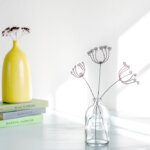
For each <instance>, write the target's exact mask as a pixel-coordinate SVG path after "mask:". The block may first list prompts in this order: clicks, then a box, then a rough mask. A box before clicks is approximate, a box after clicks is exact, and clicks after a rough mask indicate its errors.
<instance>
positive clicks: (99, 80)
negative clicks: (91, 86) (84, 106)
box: [97, 64, 101, 99]
mask: <svg viewBox="0 0 150 150" xmlns="http://www.w3.org/2000/svg"><path fill="white" fill-rule="evenodd" d="M100 82H101V64H99V79H98V91H97V99H98V97H99V93H100Z"/></svg>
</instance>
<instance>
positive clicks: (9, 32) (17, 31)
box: [2, 26, 30, 40]
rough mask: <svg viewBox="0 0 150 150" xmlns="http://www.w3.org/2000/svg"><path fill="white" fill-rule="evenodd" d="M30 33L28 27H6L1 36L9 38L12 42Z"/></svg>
mask: <svg viewBox="0 0 150 150" xmlns="http://www.w3.org/2000/svg"><path fill="white" fill-rule="evenodd" d="M27 33H30V29H29V28H28V27H18V26H13V27H7V28H5V29H4V30H3V31H2V36H5V37H7V36H9V37H11V39H12V40H17V39H20V38H21V37H22V36H23V35H24V34H27Z"/></svg>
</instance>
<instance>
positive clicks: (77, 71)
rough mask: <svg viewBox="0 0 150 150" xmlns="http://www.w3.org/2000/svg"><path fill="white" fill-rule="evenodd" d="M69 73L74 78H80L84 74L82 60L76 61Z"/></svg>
mask: <svg viewBox="0 0 150 150" xmlns="http://www.w3.org/2000/svg"><path fill="white" fill-rule="evenodd" d="M71 74H72V75H73V76H74V77H76V78H81V77H83V76H84V74H85V65H84V62H81V63H78V64H77V65H75V66H74V67H73V68H72V71H71Z"/></svg>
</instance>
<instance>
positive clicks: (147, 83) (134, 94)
mask: <svg viewBox="0 0 150 150" xmlns="http://www.w3.org/2000/svg"><path fill="white" fill-rule="evenodd" d="M149 41H150V13H148V14H147V15H146V16H144V17H143V18H142V19H141V20H140V21H139V22H137V23H136V24H134V26H132V27H131V28H130V29H129V30H127V32H125V33H124V34H123V35H122V36H121V37H120V39H119V47H118V49H119V50H118V53H119V54H118V55H119V56H118V58H119V60H118V62H119V63H120V62H122V61H126V62H127V64H129V65H130V66H131V69H132V70H133V71H134V72H136V73H137V74H138V77H137V78H138V80H139V81H140V85H138V86H136V85H128V87H125V86H122V85H120V86H119V87H118V91H119V92H118V98H117V110H119V111H122V112H125V113H130V114H131V115H133V116H140V117H150V109H149V107H150V91H149V90H150V42H149ZM120 66H121V63H120V64H119V66H118V69H119V68H120Z"/></svg>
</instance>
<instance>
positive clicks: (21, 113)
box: [0, 108, 46, 120]
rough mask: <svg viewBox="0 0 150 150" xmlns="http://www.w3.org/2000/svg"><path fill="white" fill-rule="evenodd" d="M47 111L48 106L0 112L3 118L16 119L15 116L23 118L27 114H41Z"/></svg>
mask: <svg viewBox="0 0 150 150" xmlns="http://www.w3.org/2000/svg"><path fill="white" fill-rule="evenodd" d="M45 112H46V108H37V109H30V110H21V111H14V112H6V113H0V116H1V117H0V118H2V120H7V119H14V118H21V117H25V116H31V115H37V114H41V113H45Z"/></svg>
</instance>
